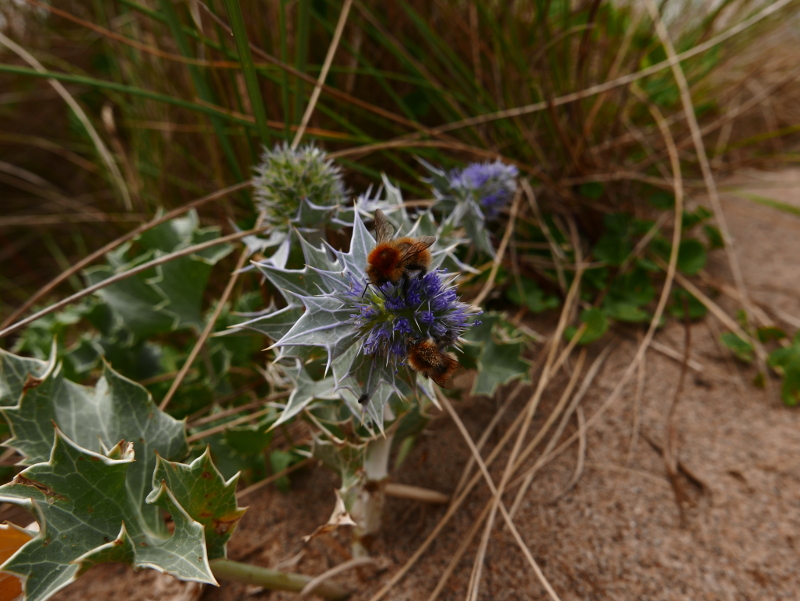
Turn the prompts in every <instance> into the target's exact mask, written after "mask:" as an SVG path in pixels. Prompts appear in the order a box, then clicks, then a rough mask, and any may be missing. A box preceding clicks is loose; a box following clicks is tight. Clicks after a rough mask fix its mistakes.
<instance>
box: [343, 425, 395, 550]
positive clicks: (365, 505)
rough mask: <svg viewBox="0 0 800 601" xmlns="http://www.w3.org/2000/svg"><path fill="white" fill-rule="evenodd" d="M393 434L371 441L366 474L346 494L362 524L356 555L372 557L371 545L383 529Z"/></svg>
mask: <svg viewBox="0 0 800 601" xmlns="http://www.w3.org/2000/svg"><path fill="white" fill-rule="evenodd" d="M393 438H394V435H393V434H387V435H386V436H385V437H384V438H379V439H377V440H373V441H370V442H369V443H368V444H367V449H366V453H365V455H364V473H363V476H362V478H361V479H360V480H359V482H358V484H356V485H355V486H354V487H353V488H351V489H350V490H349V491H347V493H346V498H347V500H349V501H350V502H349V503H347V505H348V510H349V512H350V516H351V517H352V518H353V520H355V522H356V523H357V524H358V526H356V528H355V532H354V533H353V548H352V552H353V556H354V557H363V556H366V555H368V554H369V552H368V550H367V545H368V544H369V539H370V538H371V537H372V536H374V535H375V534H376V533H377V532H378V531H379V530H380V527H381V517H382V516H383V506H384V502H385V500H386V494H385V491H384V487H385V486H386V481H387V479H388V477H389V452H390V451H391V449H392V439H393Z"/></svg>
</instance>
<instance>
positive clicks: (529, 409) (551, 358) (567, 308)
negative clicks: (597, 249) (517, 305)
mask: <svg viewBox="0 0 800 601" xmlns="http://www.w3.org/2000/svg"><path fill="white" fill-rule="evenodd" d="M582 275H583V266H582V265H581V266H579V269H578V272H577V273H576V274H575V278H574V279H573V281H572V286H571V287H570V289H569V293H568V294H567V298H566V299H565V300H564V307H563V309H562V311H561V316H560V317H559V321H558V326H557V328H556V331H555V333H554V334H553V337H552V338H551V339H550V351H549V353H548V357H547V361H546V362H545V366H544V369H543V370H542V375H541V377H540V378H539V382H538V384H537V387H536V390H535V392H534V393H533V395H532V396H531V398H530V400H529V401H528V404H527V406H526V408H525V411H524V414H523V415H520V416H518V417H517V421H520V420H521V424H522V426H521V427H520V429H519V433H518V434H517V439H516V441H515V442H514V447H513V448H512V450H511V455H510V457H509V458H508V461H507V463H506V468H505V469H504V470H503V475H502V478H501V480H500V485H499V486H498V492H497V494H496V495H495V496H494V498H493V499H492V501H491V503H492V509H491V511H490V512H489V517H488V519H487V520H486V526H485V527H484V530H483V536H482V537H481V544H480V547H479V549H478V555H477V558H476V560H475V572H474V575H475V579H474V584H473V588H472V592H471V595H470V597H468V598H469V599H472V600H473V601H475V600H476V599H477V597H478V593H479V590H480V583H481V573H482V570H483V561H484V558H485V556H486V549H487V547H488V545H489V537H490V536H491V532H492V529H493V528H494V519H495V516H496V515H497V510H498V509H500V506H501V505H502V502H501V501H502V495H503V493H504V492H505V490H506V486H507V484H508V482H509V480H510V478H511V476H512V474H513V466H514V465H515V462H516V460H517V457H518V456H519V452H520V450H521V449H522V443H523V441H524V439H525V436H526V435H527V433H528V429H529V428H530V424H531V422H532V420H533V416H534V414H535V413H536V409H537V408H538V406H539V401H540V400H541V398H542V394H543V393H544V389H545V388H546V387H547V385H548V384H549V382H550V377H551V374H554V373H556V372H557V370H558V368H559V367H558V366H560V364H561V363H563V362H564V361H566V358H567V357H568V356H569V353H571V352H572V349H573V348H575V345H576V344H577V343H578V340H579V339H580V336H581V333H582V332H581V331H579V332H578V333H576V334H575V335H574V336H573V337H572V340H571V341H570V343H569V344H568V345H567V347H566V348H565V349H564V351H563V353H562V354H561V356H560V357H559V358H558V362H556V361H555V359H556V354H557V351H558V346H559V342H560V340H561V336H562V335H563V333H564V329H565V328H566V326H567V316H568V315H569V314H570V312H571V311H572V304H573V303H575V302H577V301H576V299H577V296H578V291H579V289H580V282H581V277H582ZM554 363H555V365H556V367H554ZM503 512H505V507H503ZM509 521H510V517H509Z"/></svg>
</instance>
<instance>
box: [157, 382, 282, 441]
mask: <svg viewBox="0 0 800 601" xmlns="http://www.w3.org/2000/svg"><path fill="white" fill-rule="evenodd" d="M169 375H170V377H175V376H176V375H177V374H169ZM248 388H250V386H248ZM241 392H242V391H241V389H240V390H237V391H236V392H235V393H234V394H235V395H236V396H239V395H241ZM289 394H290V393H289V392H278V393H276V394H271V395H270V396H268V397H266V398H263V399H257V400H255V401H252V402H250V403H246V404H244V405H239V406H238V407H230V408H229V409H224V410H223V411H220V412H218V413H214V414H213V415H207V416H206V417H201V418H199V419H197V420H195V421H192V422H189V423H188V424H187V426H188V427H189V428H197V427H198V426H202V425H204V424H210V423H211V422H215V421H217V420H219V419H222V418H224V417H228V416H229V415H233V414H234V413H241V412H242V411H247V410H248V409H253V408H254V407H258V406H261V405H266V404H267V403H270V402H272V401H276V400H278V399H282V398H284V397H287V396H289Z"/></svg>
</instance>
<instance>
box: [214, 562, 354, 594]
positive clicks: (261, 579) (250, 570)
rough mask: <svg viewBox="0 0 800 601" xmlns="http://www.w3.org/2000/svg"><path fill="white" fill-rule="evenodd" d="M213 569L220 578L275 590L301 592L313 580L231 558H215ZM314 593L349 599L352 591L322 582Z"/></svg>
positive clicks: (308, 577) (302, 575)
mask: <svg viewBox="0 0 800 601" xmlns="http://www.w3.org/2000/svg"><path fill="white" fill-rule="evenodd" d="M210 563H211V571H212V572H213V573H214V576H215V577H216V578H218V579H220V580H233V581H234V582H244V583H247V584H255V585H257V586H263V587H264V588H268V589H271V590H275V591H292V592H295V593H299V592H300V591H301V590H303V588H304V587H305V586H306V585H307V584H308V583H309V582H311V581H312V580H313V578H312V577H311V576H306V575H304V574H292V573H290V572H281V571H278V570H270V569H269V568H262V567H261V566H254V565H251V564H247V563H240V562H238V561H232V560H230V559H215V560H213V561H211V562H210ZM313 592H314V594H317V595H319V596H321V597H324V598H326V599H334V600H337V599H347V597H349V596H350V592H349V591H347V590H346V589H344V588H342V587H340V586H338V585H336V584H333V583H332V582H327V581H326V582H321V583H319V584H318V585H317V586H316V587H315V588H314V591H313Z"/></svg>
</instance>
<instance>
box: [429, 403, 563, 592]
mask: <svg viewBox="0 0 800 601" xmlns="http://www.w3.org/2000/svg"><path fill="white" fill-rule="evenodd" d="M436 393H437V396H438V397H439V402H440V403H441V404H442V405H443V406H444V408H445V409H446V410H447V412H448V413H449V414H450V417H452V418H453V421H454V422H455V424H456V426H457V427H458V430H459V432H460V433H461V436H463V438H464V441H465V442H466V443H467V446H468V447H469V450H470V452H471V453H472V456H473V457H474V458H475V461H476V462H477V463H478V467H479V468H480V471H481V474H483V478H484V479H485V480H486V483H487V484H488V485H489V489H490V490H491V491H492V494H493V495H494V503H493V504H492V506H493V507H494V506H495V505H499V506H500V512H501V513H502V515H503V519H504V520H505V522H506V525H507V526H508V528H509V530H510V531H511V534H512V535H513V536H514V540H515V541H516V542H517V545H518V546H519V548H520V550H521V551H522V554H523V555H524V556H525V559H527V560H528V563H529V564H530V566H531V568H532V569H533V571H534V573H535V574H536V577H537V578H538V579H539V582H540V583H541V585H542V586H543V587H544V589H545V590H546V591H547V594H548V595H550V598H551V599H553V601H560V599H559V597H558V595H557V594H556V592H555V591H554V590H553V587H552V586H551V585H550V583H549V582H548V580H547V578H545V576H544V574H543V573H542V570H541V568H539V564H537V563H536V560H535V559H534V558H533V555H532V554H531V551H530V549H529V548H528V546H527V545H526V544H525V541H524V540H522V536H521V535H520V533H519V530H517V527H516V526H515V525H514V522H513V520H512V519H511V516H510V515H509V513H508V511H507V510H506V508H505V505H503V500H502V499H501V498H500V494H501V493H500V491H498V489H497V487H495V485H494V482H493V481H492V476H491V474H489V470H488V469H487V467H486V464H485V463H484V461H483V459H482V458H481V454H480V452H479V451H478V449H477V447H476V446H475V443H474V442H473V440H472V437H471V436H470V435H469V432H467V429H466V427H465V426H464V423H463V422H462V421H461V418H460V417H459V416H458V413H456V411H455V409H453V405H451V404H450V401H449V400H448V399H447V397H446V396H445V395H444V394H442V393H441V392H440V391H439V389H438V388H437V390H436ZM479 584H480V575H478V576H477V577H476V579H475V588H474V591H475V592H474V594H473V595H472V599H474V600H477V598H478V588H479Z"/></svg>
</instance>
